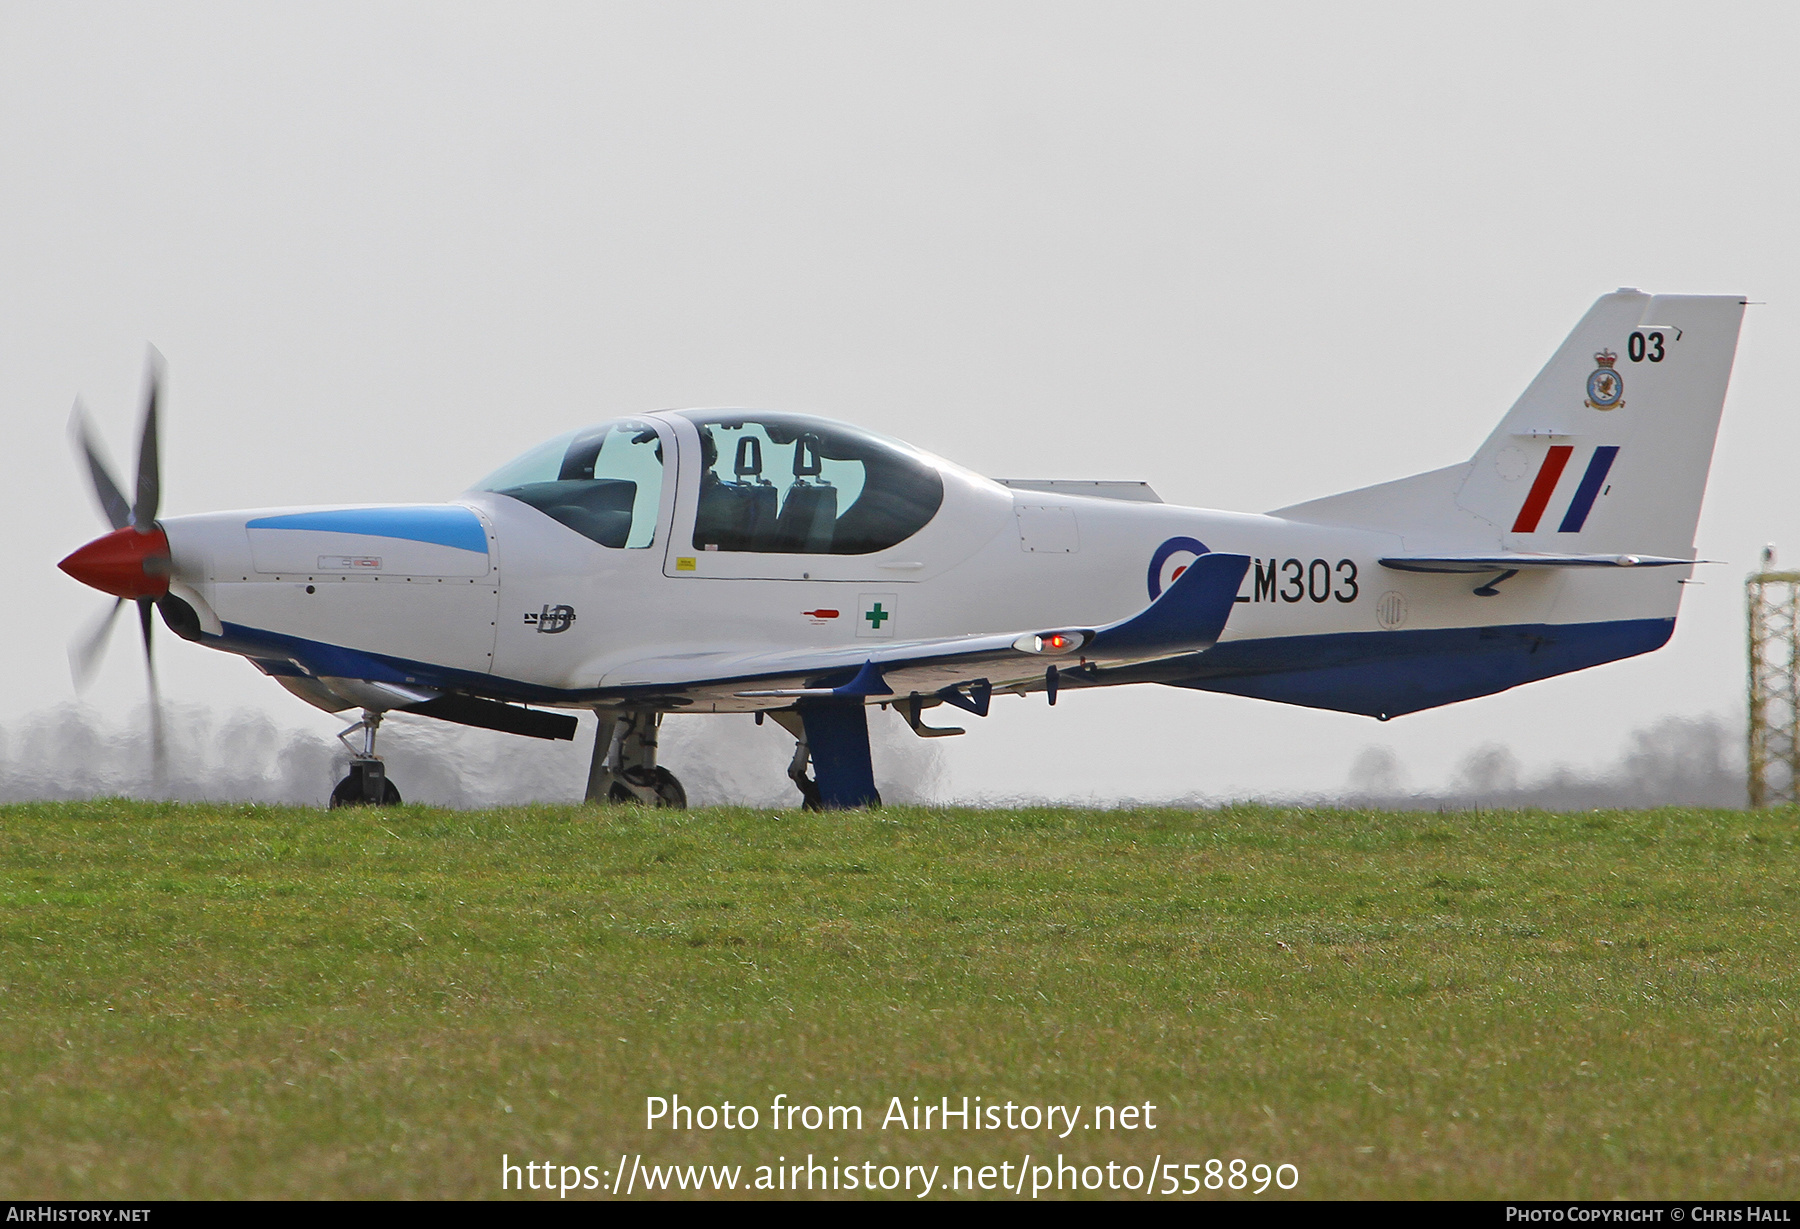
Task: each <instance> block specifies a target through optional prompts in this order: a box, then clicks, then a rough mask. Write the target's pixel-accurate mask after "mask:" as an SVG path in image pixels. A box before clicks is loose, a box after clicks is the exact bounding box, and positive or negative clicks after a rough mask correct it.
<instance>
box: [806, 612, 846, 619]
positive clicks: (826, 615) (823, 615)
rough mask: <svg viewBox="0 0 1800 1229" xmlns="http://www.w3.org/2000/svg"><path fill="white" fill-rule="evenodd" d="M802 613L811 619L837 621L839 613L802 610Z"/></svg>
mask: <svg viewBox="0 0 1800 1229" xmlns="http://www.w3.org/2000/svg"><path fill="white" fill-rule="evenodd" d="M800 613H801V614H803V615H805V616H806V617H807V618H809V619H835V618H837V617H838V612H837V611H835V610H802V611H801V612H800Z"/></svg>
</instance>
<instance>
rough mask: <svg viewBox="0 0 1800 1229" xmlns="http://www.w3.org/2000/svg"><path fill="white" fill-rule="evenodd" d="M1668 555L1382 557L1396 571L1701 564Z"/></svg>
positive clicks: (1530, 553) (1520, 553) (1528, 553)
mask: <svg viewBox="0 0 1800 1229" xmlns="http://www.w3.org/2000/svg"><path fill="white" fill-rule="evenodd" d="M1704 562H1708V561H1707V560H1699V559H1671V558H1669V557H1668V556H1667V555H1555V554H1548V553H1545V552H1539V551H1517V552H1502V553H1499V554H1491V555H1390V556H1388V557H1387V558H1384V559H1382V560H1381V566H1382V567H1384V568H1393V569H1394V570H1395V571H1396V572H1503V571H1506V570H1508V569H1514V570H1519V569H1524V568H1674V567H1689V566H1691V565H1693V564H1695V563H1704Z"/></svg>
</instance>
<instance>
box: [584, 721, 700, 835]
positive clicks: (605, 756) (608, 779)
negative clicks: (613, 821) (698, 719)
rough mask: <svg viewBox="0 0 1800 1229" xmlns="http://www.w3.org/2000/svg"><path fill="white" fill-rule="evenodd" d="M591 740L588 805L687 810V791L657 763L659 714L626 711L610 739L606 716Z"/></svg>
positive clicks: (615, 725)
mask: <svg viewBox="0 0 1800 1229" xmlns="http://www.w3.org/2000/svg"><path fill="white" fill-rule="evenodd" d="M599 716H600V732H599V733H598V734H596V735H595V736H594V760H593V764H592V766H591V767H590V768H589V769H588V784H587V801H589V802H639V803H643V804H644V805H646V806H653V807H675V808H677V809H679V810H685V809H686V808H687V791H686V790H684V789H682V788H681V782H680V781H678V780H676V779H675V774H674V773H672V772H670V771H669V770H668V769H667V768H663V767H661V766H660V765H658V764H657V762H656V731H657V727H658V726H660V725H661V724H662V714H661V713H658V712H654V711H652V710H650V709H627V710H625V711H624V712H622V713H620V714H619V715H618V717H617V718H616V719H615V720H614V721H613V727H612V734H611V736H610V738H609V737H608V736H607V733H606V717H607V714H606V713H605V712H601V713H600V714H599Z"/></svg>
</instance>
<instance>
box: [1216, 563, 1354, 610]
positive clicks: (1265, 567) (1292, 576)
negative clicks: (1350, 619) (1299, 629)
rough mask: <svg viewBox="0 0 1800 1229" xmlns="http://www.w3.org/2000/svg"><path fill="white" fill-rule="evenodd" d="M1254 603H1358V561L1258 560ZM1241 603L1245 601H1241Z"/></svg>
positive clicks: (1252, 599)
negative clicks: (1356, 601)
mask: <svg viewBox="0 0 1800 1229" xmlns="http://www.w3.org/2000/svg"><path fill="white" fill-rule="evenodd" d="M1255 563H1256V579H1255V587H1254V588H1253V589H1252V591H1251V596H1250V600H1251V601H1253V602H1274V601H1282V602H1304V601H1308V600H1310V601H1314V602H1329V601H1333V600H1335V601H1339V602H1354V601H1355V600H1356V599H1357V596H1358V595H1359V594H1360V593H1361V592H1362V588H1361V586H1359V585H1358V584H1357V583H1356V561H1355V560H1354V559H1339V560H1338V561H1337V562H1336V563H1335V564H1334V563H1332V562H1331V561H1330V560H1327V559H1314V560H1311V561H1310V562H1308V561H1306V560H1303V559H1258V560H1256V561H1255ZM1239 600H1240V601H1241V600H1243V599H1241V598H1240V599H1239Z"/></svg>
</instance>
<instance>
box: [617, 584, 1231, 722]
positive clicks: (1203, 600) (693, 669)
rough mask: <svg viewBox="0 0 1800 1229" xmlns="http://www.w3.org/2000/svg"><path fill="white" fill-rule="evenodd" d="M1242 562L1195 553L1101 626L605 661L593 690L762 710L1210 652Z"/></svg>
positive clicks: (1034, 678)
mask: <svg viewBox="0 0 1800 1229" xmlns="http://www.w3.org/2000/svg"><path fill="white" fill-rule="evenodd" d="M1249 567H1250V559H1249V556H1247V555H1229V554H1224V553H1220V552H1213V553H1209V554H1205V555H1201V556H1199V557H1198V558H1196V559H1195V560H1194V562H1193V563H1191V564H1189V565H1188V567H1187V569H1186V570H1185V571H1184V572H1182V574H1181V575H1180V576H1178V577H1177V578H1176V579H1175V581H1174V583H1172V584H1171V585H1170V586H1169V587H1168V588H1167V589H1166V590H1164V591H1163V593H1162V595H1161V596H1160V597H1158V598H1157V599H1156V600H1155V601H1153V602H1151V603H1150V604H1149V605H1148V606H1146V607H1145V608H1144V609H1143V610H1141V611H1139V612H1138V613H1137V614H1135V615H1132V616H1131V617H1130V618H1127V619H1121V620H1119V621H1117V622H1115V623H1109V624H1105V625H1101V626H1095V627H1051V628H1041V627H1040V628H1027V629H1023V630H1019V631H1009V632H1000V633H995V634H987V635H974V636H961V637H949V638H941V639H932V640H911V641H895V642H890V643H887V644H880V645H875V644H857V645H845V646H843V647H841V648H832V649H790V650H780V651H775V652H761V653H758V652H744V651H742V650H721V651H717V652H706V651H700V652H685V653H676V654H668V655H664V656H658V657H649V658H643V659H640V660H638V661H634V662H630V663H627V664H625V665H623V666H618V667H615V668H613V669H612V670H609V671H608V672H607V673H606V676H605V678H603V679H602V680H601V688H602V690H603V691H607V692H612V693H615V694H617V695H619V696H620V698H621V699H629V698H632V697H633V696H634V695H635V696H646V695H667V694H670V693H679V694H684V695H688V696H695V695H703V694H708V693H710V694H713V695H716V696H719V697H721V698H724V697H731V698H733V699H765V698H766V699H768V700H771V701H775V702H776V703H772V704H771V705H770V707H785V704H783V703H781V702H782V701H791V700H796V699H805V698H821V699H822V698H831V697H836V698H842V699H852V698H866V697H870V696H888V695H907V694H909V693H911V692H915V691H916V692H920V693H923V694H931V693H934V692H938V691H942V690H943V689H945V688H954V687H956V686H958V685H960V684H965V683H971V682H975V681H977V680H980V681H982V682H984V683H985V684H986V685H987V686H988V687H1004V686H1007V685H1010V684H1017V683H1028V682H1029V683H1036V684H1038V685H1043V682H1044V680H1045V678H1046V675H1047V674H1048V672H1049V669H1050V668H1051V667H1053V666H1054V667H1059V668H1061V669H1068V668H1070V667H1071V666H1075V665H1078V664H1080V663H1083V662H1085V663H1088V664H1091V665H1100V666H1114V665H1126V664H1131V663H1137V662H1145V661H1159V660H1162V659H1163V658H1167V657H1179V656H1182V655H1184V654H1189V653H1200V652H1204V651H1205V650H1207V649H1210V648H1211V647H1212V646H1213V645H1214V644H1215V643H1216V642H1217V641H1218V638H1219V635H1220V634H1221V633H1222V632H1223V631H1224V630H1225V623H1226V620H1227V619H1229V618H1230V617H1231V612H1232V609H1233V606H1234V603H1235V602H1236V600H1237V592H1238V589H1239V587H1240V586H1241V585H1242V583H1243V579H1244V573H1245V572H1246V571H1247V570H1248V569H1249ZM946 698H948V697H946ZM952 702H955V701H952ZM983 707H985V702H984V704H983Z"/></svg>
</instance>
